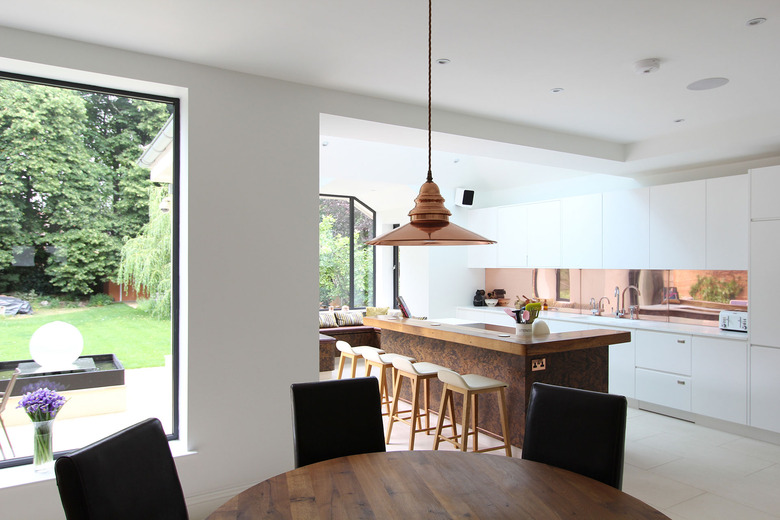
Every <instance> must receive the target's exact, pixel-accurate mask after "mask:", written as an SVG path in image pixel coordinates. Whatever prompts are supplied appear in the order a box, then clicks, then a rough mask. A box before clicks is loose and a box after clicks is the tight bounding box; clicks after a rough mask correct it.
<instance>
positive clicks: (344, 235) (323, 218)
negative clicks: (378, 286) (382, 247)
mask: <svg viewBox="0 0 780 520" xmlns="http://www.w3.org/2000/svg"><path fill="white" fill-rule="evenodd" d="M359 207H362V206H360V205H359V202H357V201H356V202H355V212H354V219H350V203H349V199H348V198H338V197H335V198H328V197H320V302H321V303H323V304H325V305H328V304H329V303H330V302H341V303H343V304H349V305H352V306H355V307H363V306H367V305H371V303H372V302H373V301H374V276H373V273H374V248H373V247H372V246H367V245H366V244H365V242H366V240H369V239H370V238H372V237H373V228H374V221H373V219H372V218H371V217H370V216H369V215H368V214H366V213H364V212H363V211H360V210H359V209H358V208H359ZM353 223H354V226H355V229H354V237H353V241H354V247H355V254H354V260H355V273H354V284H355V291H354V301H351V302H350V300H349V293H350V286H349V284H350V274H349V248H350V243H349V234H350V232H351V227H350V226H351V225H352V224H353Z"/></svg>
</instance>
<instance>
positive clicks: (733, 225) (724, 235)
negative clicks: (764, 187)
mask: <svg viewBox="0 0 780 520" xmlns="http://www.w3.org/2000/svg"><path fill="white" fill-rule="evenodd" d="M778 177H780V176H778ZM706 183H707V219H706V221H707V254H706V257H707V265H706V269H730V270H740V271H744V270H747V268H748V249H749V240H748V236H749V228H750V226H749V224H750V209H749V208H750V193H749V188H750V187H749V176H748V175H734V176H731V177H718V178H715V179H707V181H706Z"/></svg>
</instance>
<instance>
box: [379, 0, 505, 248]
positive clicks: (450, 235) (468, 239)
mask: <svg viewBox="0 0 780 520" xmlns="http://www.w3.org/2000/svg"><path fill="white" fill-rule="evenodd" d="M432 2H433V0H428V179H427V180H426V181H425V184H423V185H422V186H421V187H420V193H419V194H418V195H417V198H416V199H414V208H412V210H411V211H410V212H409V217H410V219H411V221H410V222H409V223H407V224H404V225H403V226H401V227H399V228H397V229H394V230H392V231H390V232H389V233H385V234H384V235H381V236H378V237H376V238H374V239H373V240H369V241H367V242H366V244H368V245H371V246H473V245H487V244H495V243H496V241H495V240H489V239H487V238H485V237H483V236H481V235H478V234H476V233H473V232H471V231H469V230H468V229H465V228H462V227H460V226H458V225H456V224H453V223H452V222H450V218H449V217H450V215H452V213H450V210H448V209H447V208H446V207H445V206H444V197H442V196H441V192H439V187H438V186H437V185H436V183H435V182H433V174H432V173H431V62H432V59H431V25H432V23H431V22H432V18H433V16H432V14H433V9H432Z"/></svg>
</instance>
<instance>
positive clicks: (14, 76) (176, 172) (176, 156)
mask: <svg viewBox="0 0 780 520" xmlns="http://www.w3.org/2000/svg"><path fill="white" fill-rule="evenodd" d="M0 79H4V80H9V81H18V82H22V83H30V84H34V85H43V86H47V87H56V88H64V89H69V90H76V91H81V92H94V93H96V94H108V95H113V96H119V97H127V98H133V99H139V100H144V101H154V102H159V103H166V104H169V105H172V106H173V114H172V118H173V130H174V135H173V169H172V172H171V175H172V177H173V178H172V181H173V182H172V183H171V188H170V189H171V192H170V193H171V197H172V202H173V204H172V206H173V207H172V208H171V209H172V211H171V213H172V216H171V218H172V233H173V236H172V237H171V244H172V245H171V247H172V251H171V269H172V271H173V272H172V273H171V286H172V287H171V307H172V308H171V364H172V366H171V371H172V374H171V381H172V388H171V398H172V400H173V402H172V403H171V404H172V407H171V413H172V417H171V421H172V430H173V431H172V432H171V433H169V434H167V435H166V437H167V438H168V440H169V441H171V440H178V439H179V437H180V433H181V429H180V425H179V419H180V412H179V395H180V393H179V381H180V374H179V373H180V361H181V354H180V352H179V321H180V309H179V302H180V294H179V292H180V291H179V289H180V280H179V275H180V269H179V265H180V253H179V242H180V224H181V214H180V211H179V206H180V204H179V199H180V195H179V193H180V190H179V185H180V182H179V181H180V155H181V99H180V98H176V97H170V96H162V95H157V94H148V93H144V92H137V91H131V90H124V89H117V88H111V87H101V86H97V85H90V84H87V83H78V82H73V81H63V80H57V79H52V78H44V77H40V76H32V75H27V74H18V73H13V72H7V71H3V70H0ZM71 451H73V450H64V451H60V452H56V453H54V458H55V459H56V458H57V457H59V456H60V455H63V454H66V453H69V452H71ZM31 463H32V456H29V457H19V458H14V459H9V460H2V461H0V469H2V468H6V467H12V466H21V465H25V464H31Z"/></svg>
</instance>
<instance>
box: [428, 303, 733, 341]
mask: <svg viewBox="0 0 780 520" xmlns="http://www.w3.org/2000/svg"><path fill="white" fill-rule="evenodd" d="M505 308H506V307H469V306H462V307H458V309H459V310H460V309H462V310H464V311H469V312H474V311H476V312H479V313H484V314H485V318H486V320H485V321H481V322H482V323H501V324H503V323H504V322H505V323H506V325H507V326H510V327H511V326H512V319H511V318H510V317H509V316H507V315H506V311H505V310H504V309H505ZM539 319H542V320H550V321H567V322H572V323H581V324H583V325H587V326H588V327H589V328H590V327H609V328H610V329H612V328H621V329H627V330H650V331H655V332H670V333H674V334H691V335H694V336H704V337H715V338H724V339H738V340H747V338H748V336H747V333H745V332H735V331H727V330H720V329H719V328H718V327H708V326H705V325H691V324H687V323H669V322H665V321H653V320H643V319H638V320H631V319H627V318H615V317H612V316H592V315H590V314H575V313H571V312H564V311H556V310H551V311H542V312H540V313H539ZM433 321H436V320H433Z"/></svg>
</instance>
